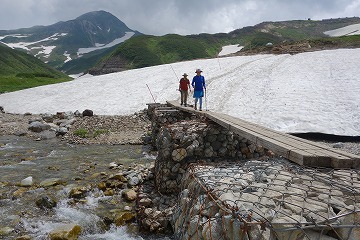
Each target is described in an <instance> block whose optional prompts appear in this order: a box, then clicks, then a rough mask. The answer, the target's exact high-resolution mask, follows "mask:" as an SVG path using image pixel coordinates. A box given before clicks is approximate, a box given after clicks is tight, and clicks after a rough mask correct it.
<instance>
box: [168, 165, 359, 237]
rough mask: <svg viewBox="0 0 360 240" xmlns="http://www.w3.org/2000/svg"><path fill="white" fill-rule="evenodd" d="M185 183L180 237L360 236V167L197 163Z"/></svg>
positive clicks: (177, 224) (176, 222) (177, 223)
mask: <svg viewBox="0 0 360 240" xmlns="http://www.w3.org/2000/svg"><path fill="white" fill-rule="evenodd" d="M182 182H183V184H182V186H181V189H182V191H181V193H180V195H179V205H178V207H177V210H176V211H175V214H174V215H173V219H172V222H173V227H174V230H175V235H176V239H199V240H200V239H211V240H220V239H240V240H242V239H249V240H250V239H251V240H254V239H263V240H265V239H274V240H275V239H281V240H282V239H289V240H291V239H311V240H312V239H328V240H330V239H360V228H359V226H360V216H359V211H360V203H359V201H360V193H359V189H360V188H359V187H360V181H359V171H358V170H354V169H352V170H350V169H349V170H334V169H311V168H304V167H300V166H297V165H293V164H291V163H289V162H287V161H286V160H281V159H277V160H275V159H273V160H271V161H256V160H252V161H246V162H245V161H242V162H236V163H235V162H233V163H225V162H223V163H221V164H219V163H217V164H214V163H213V164H211V163H207V164H191V165H190V166H189V169H188V172H187V174H186V175H184V178H183V181H182Z"/></svg>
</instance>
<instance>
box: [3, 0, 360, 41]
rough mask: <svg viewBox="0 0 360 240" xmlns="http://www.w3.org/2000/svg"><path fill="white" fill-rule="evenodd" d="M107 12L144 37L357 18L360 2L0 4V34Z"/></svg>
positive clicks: (73, 0)
mask: <svg viewBox="0 0 360 240" xmlns="http://www.w3.org/2000/svg"><path fill="white" fill-rule="evenodd" d="M98 10H105V11H107V12H110V13H112V14H113V15H115V16H116V17H117V18H119V19H120V20H121V21H123V22H124V23H125V24H126V25H127V26H128V27H129V28H131V29H133V30H138V31H140V32H142V33H145V34H153V35H164V34H167V33H177V34H182V35H186V34H193V33H201V32H206V33H218V32H230V31H232V30H234V29H238V28H242V27H245V26H253V25H255V24H258V23H261V22H263V21H283V20H305V19H308V18H311V19H313V20H321V19H326V18H338V17H354V16H356V17H359V15H360V0H0V30H9V29H17V28H28V27H32V26H35V25H45V26H46V25H51V24H54V23H56V22H58V21H67V20H72V19H75V18H77V17H78V16H80V15H82V14H84V13H87V12H91V11H98Z"/></svg>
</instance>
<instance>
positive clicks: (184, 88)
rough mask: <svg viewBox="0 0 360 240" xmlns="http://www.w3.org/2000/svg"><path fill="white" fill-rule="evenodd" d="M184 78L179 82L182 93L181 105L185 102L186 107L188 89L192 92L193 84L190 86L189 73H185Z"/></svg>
mask: <svg viewBox="0 0 360 240" xmlns="http://www.w3.org/2000/svg"><path fill="white" fill-rule="evenodd" d="M182 76H183V78H181V79H180V83H179V91H180V94H181V105H183V104H184V106H185V107H187V97H188V91H190V92H191V86H190V81H189V79H188V78H187V76H188V75H187V74H186V73H184V74H183V75H182Z"/></svg>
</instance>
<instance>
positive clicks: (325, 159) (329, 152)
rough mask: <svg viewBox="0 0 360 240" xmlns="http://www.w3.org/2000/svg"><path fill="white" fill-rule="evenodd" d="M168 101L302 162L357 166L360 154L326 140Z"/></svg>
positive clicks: (284, 155) (293, 160) (179, 108)
mask: <svg viewBox="0 0 360 240" xmlns="http://www.w3.org/2000/svg"><path fill="white" fill-rule="evenodd" d="M167 105H168V106H171V107H173V108H175V109H177V110H180V111H185V112H189V113H193V114H197V115H202V116H204V117H206V118H208V119H210V120H212V121H213V122H216V123H218V124H219V125H221V126H223V127H225V128H226V129H228V130H230V131H232V132H234V133H236V134H239V135H240V136H242V137H244V138H246V139H248V140H250V141H252V142H254V143H255V144H257V145H261V146H263V147H264V148H267V149H269V150H271V151H272V152H274V153H275V154H277V155H281V156H283V157H284V158H286V159H288V160H290V161H292V162H295V163H297V164H299V165H301V166H311V167H331V168H336V169H338V168H358V167H359V166H360V156H359V155H355V154H351V153H347V152H344V151H341V150H338V149H335V148H331V147H328V146H326V145H324V144H321V143H318V142H313V141H309V140H306V139H302V138H299V137H296V136H292V135H290V134H286V133H282V132H279V131H275V130H272V129H269V128H266V127H263V126H260V125H257V124H254V123H251V122H248V121H245V120H242V119H239V118H236V117H232V116H229V115H227V114H223V113H216V112H212V111H197V110H194V109H193V108H191V107H184V106H181V105H180V104H179V103H178V102H176V101H167Z"/></svg>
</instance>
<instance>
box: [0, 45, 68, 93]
mask: <svg viewBox="0 0 360 240" xmlns="http://www.w3.org/2000/svg"><path fill="white" fill-rule="evenodd" d="M69 80H71V78H70V77H69V76H67V75H65V74H64V73H62V72H60V71H58V70H56V69H54V68H52V67H49V66H48V65H47V64H45V63H44V62H42V61H41V60H39V59H37V58H35V57H33V56H30V55H28V54H26V53H24V52H22V51H18V50H14V49H11V48H9V47H7V46H3V45H0V92H8V91H16V90H21V89H24V88H30V87H36V86H40V85H46V84H52V83H58V82H63V81H69Z"/></svg>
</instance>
